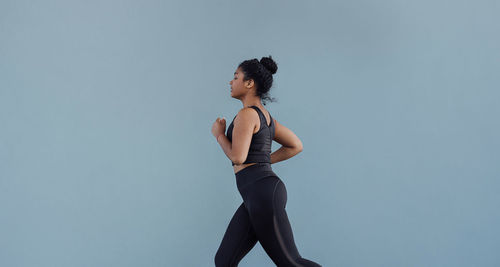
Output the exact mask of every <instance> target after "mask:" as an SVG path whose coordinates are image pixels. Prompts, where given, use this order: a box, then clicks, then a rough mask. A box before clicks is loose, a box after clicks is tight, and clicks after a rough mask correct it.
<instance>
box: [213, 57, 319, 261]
mask: <svg viewBox="0 0 500 267" xmlns="http://www.w3.org/2000/svg"><path fill="white" fill-rule="evenodd" d="M277 69H278V67H277V65H276V63H275V62H274V60H273V59H272V58H271V56H269V57H263V58H262V59H261V60H260V61H259V60H257V59H256V58H255V59H251V60H245V61H243V62H242V63H240V65H239V66H238V68H237V69H236V72H235V73H234V78H233V80H231V81H230V82H229V84H230V85H231V96H232V97H233V98H236V99H238V100H240V101H241V102H242V103H243V108H242V109H240V110H239V112H238V114H237V115H236V116H235V117H234V119H233V121H232V122H231V124H230V125H229V127H228V129H227V136H226V134H224V132H225V129H226V121H225V119H224V118H223V119H219V118H217V120H216V121H215V122H214V124H213V126H212V134H213V135H214V136H215V137H216V139H217V142H218V143H219V144H220V146H221V147H222V149H223V150H224V153H225V154H226V156H227V157H228V158H229V159H230V160H231V162H232V165H233V168H234V173H235V176H236V185H237V187H238V191H239V192H240V194H241V196H242V198H243V203H241V205H240V206H239V207H238V209H237V210H236V212H235V213H234V215H233V217H232V219H231V221H230V222H229V225H228V227H227V229H226V232H225V234H224V237H223V238H222V242H221V244H220V246H219V249H218V250H217V253H216V254H215V265H216V266H217V267H219V266H238V263H239V262H240V261H241V259H242V258H243V257H244V256H245V255H246V254H247V253H248V252H249V251H250V250H251V249H252V248H253V247H254V245H255V244H256V243H257V241H259V242H260V244H261V245H262V247H263V248H264V250H265V251H266V253H267V255H269V257H270V258H271V259H272V261H273V262H274V263H275V264H276V265H277V266H280V267H281V266H283V267H285V266H321V265H319V264H317V263H315V262H313V261H310V260H307V259H304V258H302V257H301V255H300V254H299V252H298V250H297V247H296V246H295V241H294V238H293V233H292V228H291V226H290V222H289V221H288V216H287V213H286V211H285V205H286V202H287V191H286V187H285V184H284V183H283V181H282V180H281V179H280V178H279V177H278V176H277V175H276V173H274V172H273V170H272V168H271V164H273V163H276V162H279V161H283V160H286V159H288V158H291V157H293V156H295V155H296V154H297V153H299V152H300V151H302V142H301V141H300V139H299V138H298V137H297V136H296V135H295V134H294V133H293V132H292V131H291V130H289V129H288V128H286V127H285V126H283V125H282V124H280V123H278V121H277V120H276V119H273V118H272V117H271V114H270V113H269V112H268V111H267V110H265V109H264V107H263V105H262V104H261V101H262V100H264V105H265V100H266V99H270V98H269V96H268V91H269V89H270V88H271V86H272V83H273V74H274V73H276V71H277ZM272 100H273V99H271V101H272ZM272 140H274V141H276V142H278V143H280V144H281V145H282V146H281V148H280V149H278V150H276V151H275V152H273V153H272V154H271V142H272Z"/></svg>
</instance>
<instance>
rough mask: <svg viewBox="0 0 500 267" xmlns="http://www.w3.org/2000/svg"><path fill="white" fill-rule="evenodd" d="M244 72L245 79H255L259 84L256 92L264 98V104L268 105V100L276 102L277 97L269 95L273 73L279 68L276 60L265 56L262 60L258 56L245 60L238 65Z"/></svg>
mask: <svg viewBox="0 0 500 267" xmlns="http://www.w3.org/2000/svg"><path fill="white" fill-rule="evenodd" d="M238 67H239V68H241V70H242V71H243V73H244V77H243V80H244V81H248V80H250V79H252V80H254V82H255V84H256V85H257V90H256V94H257V96H259V97H260V99H261V100H262V104H264V105H266V101H267V100H269V101H271V102H275V100H276V98H274V97H273V98H272V97H270V96H269V90H270V89H271V87H272V86H273V74H275V73H276V71H277V70H278V66H277V65H276V62H274V60H273V59H272V57H271V55H269V57H263V58H261V59H260V61H259V60H258V59H256V58H254V59H249V60H245V61H243V62H241V63H240V65H238Z"/></svg>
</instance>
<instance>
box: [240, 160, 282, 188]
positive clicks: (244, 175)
mask: <svg viewBox="0 0 500 267" xmlns="http://www.w3.org/2000/svg"><path fill="white" fill-rule="evenodd" d="M235 176H236V182H237V184H238V187H240V186H243V185H246V184H249V183H253V182H255V181H257V180H259V179H261V178H264V177H268V176H277V175H276V173H275V172H274V171H273V169H272V167H271V163H268V162H259V163H257V164H254V165H250V166H248V167H246V168H244V169H242V170H240V171H238V172H237V173H235Z"/></svg>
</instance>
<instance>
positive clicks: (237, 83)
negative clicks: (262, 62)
mask: <svg viewBox="0 0 500 267" xmlns="http://www.w3.org/2000/svg"><path fill="white" fill-rule="evenodd" d="M229 84H230V85H231V96H232V97H237V96H240V95H242V94H245V93H246V90H245V89H246V88H245V86H244V83H243V72H242V71H241V69H240V68H237V69H236V71H235V72H234V76H233V79H232V80H231V81H230V82H229Z"/></svg>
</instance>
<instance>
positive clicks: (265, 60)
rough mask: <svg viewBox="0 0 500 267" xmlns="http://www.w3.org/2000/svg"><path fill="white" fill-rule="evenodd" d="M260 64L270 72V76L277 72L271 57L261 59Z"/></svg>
mask: <svg viewBox="0 0 500 267" xmlns="http://www.w3.org/2000/svg"><path fill="white" fill-rule="evenodd" d="M260 64H262V65H263V66H264V67H265V68H266V69H267V70H268V71H269V72H271V74H275V73H276V71H278V66H277V65H276V62H274V60H273V59H272V57H271V55H269V57H263V58H261V59H260Z"/></svg>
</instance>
